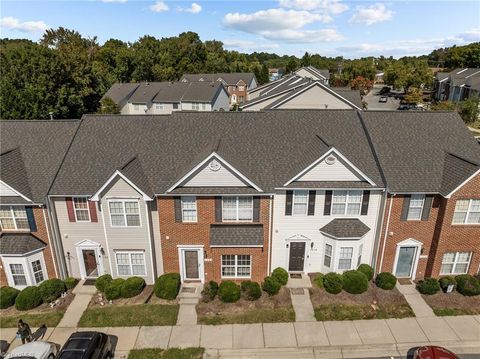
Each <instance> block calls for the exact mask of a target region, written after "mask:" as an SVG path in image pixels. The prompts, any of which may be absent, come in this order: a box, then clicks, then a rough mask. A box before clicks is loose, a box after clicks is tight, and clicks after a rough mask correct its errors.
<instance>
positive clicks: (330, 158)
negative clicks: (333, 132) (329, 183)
mask: <svg viewBox="0 0 480 359" xmlns="http://www.w3.org/2000/svg"><path fill="white" fill-rule="evenodd" d="M335 162H337V158H336V157H335V156H332V155H330V156H328V157H327V158H325V163H326V164H327V165H333V164H335Z"/></svg>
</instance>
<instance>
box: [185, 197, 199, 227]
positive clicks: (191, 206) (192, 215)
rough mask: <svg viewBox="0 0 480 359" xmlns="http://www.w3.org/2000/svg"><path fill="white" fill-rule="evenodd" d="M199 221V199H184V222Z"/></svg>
mask: <svg viewBox="0 0 480 359" xmlns="http://www.w3.org/2000/svg"><path fill="white" fill-rule="evenodd" d="M196 221H197V199H196V198H195V197H194V196H183V197H182V222H196Z"/></svg>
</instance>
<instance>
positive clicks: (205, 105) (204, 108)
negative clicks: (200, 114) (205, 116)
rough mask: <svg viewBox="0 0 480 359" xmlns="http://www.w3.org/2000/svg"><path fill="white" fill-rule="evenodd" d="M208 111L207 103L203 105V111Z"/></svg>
mask: <svg viewBox="0 0 480 359" xmlns="http://www.w3.org/2000/svg"><path fill="white" fill-rule="evenodd" d="M206 110H207V104H206V103H202V111H206Z"/></svg>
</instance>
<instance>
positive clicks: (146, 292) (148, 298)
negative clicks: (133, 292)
mask: <svg viewBox="0 0 480 359" xmlns="http://www.w3.org/2000/svg"><path fill="white" fill-rule="evenodd" d="M147 303H148V304H178V299H175V300H165V299H161V298H158V297H157V296H156V295H155V293H153V285H147V286H145V288H144V289H143V291H142V293H140V294H139V295H137V296H135V297H132V298H119V299H115V300H113V301H112V303H110V302H109V301H108V300H107V299H106V298H105V296H104V295H103V294H102V293H100V292H97V293H96V294H95V295H94V296H93V298H92V300H91V301H90V303H89V304H88V308H102V307H109V306H112V305H113V306H121V305H139V304H147Z"/></svg>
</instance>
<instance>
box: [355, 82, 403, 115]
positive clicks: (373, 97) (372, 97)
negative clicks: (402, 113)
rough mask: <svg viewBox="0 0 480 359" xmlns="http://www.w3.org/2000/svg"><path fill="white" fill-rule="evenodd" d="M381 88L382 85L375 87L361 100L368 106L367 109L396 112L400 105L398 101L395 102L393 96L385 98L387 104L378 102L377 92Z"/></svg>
mask: <svg viewBox="0 0 480 359" xmlns="http://www.w3.org/2000/svg"><path fill="white" fill-rule="evenodd" d="M382 87H383V85H375V86H374V87H373V88H372V90H371V91H370V92H369V93H368V94H366V95H365V96H364V97H363V100H364V101H365V102H366V103H367V104H368V109H369V110H387V111H396V110H397V109H398V106H399V105H400V100H396V99H395V98H394V97H393V96H392V97H387V102H379V100H380V95H379V91H380V90H381V89H382Z"/></svg>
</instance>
